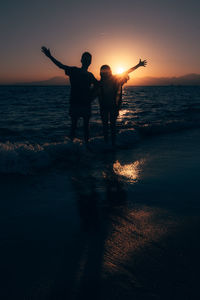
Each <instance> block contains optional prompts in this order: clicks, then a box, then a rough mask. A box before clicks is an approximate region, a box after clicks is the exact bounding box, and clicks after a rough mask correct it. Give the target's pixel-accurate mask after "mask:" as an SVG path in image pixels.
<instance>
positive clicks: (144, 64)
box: [125, 59, 147, 74]
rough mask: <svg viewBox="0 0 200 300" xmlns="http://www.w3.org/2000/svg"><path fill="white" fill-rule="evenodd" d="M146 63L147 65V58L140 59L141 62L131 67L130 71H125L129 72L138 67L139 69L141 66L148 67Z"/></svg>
mask: <svg viewBox="0 0 200 300" xmlns="http://www.w3.org/2000/svg"><path fill="white" fill-rule="evenodd" d="M146 65H147V61H146V59H145V60H143V61H142V60H141V59H140V61H139V63H138V64H137V65H136V66H135V67H132V68H130V69H129V70H128V71H126V72H125V73H127V74H129V73H131V72H133V71H135V70H136V69H138V68H139V67H146Z"/></svg>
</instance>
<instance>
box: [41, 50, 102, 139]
mask: <svg viewBox="0 0 200 300" xmlns="http://www.w3.org/2000/svg"><path fill="white" fill-rule="evenodd" d="M42 52H43V53H44V54H45V55H46V56H47V57H48V58H50V60H51V61H52V62H53V63H54V64H55V65H56V66H57V67H59V68H60V69H63V70H65V74H66V75H67V76H69V79H70V83H71V93H70V109H69V114H70V116H71V132H70V138H71V140H73V139H74V137H75V132H76V127H77V121H78V119H79V118H80V117H82V118H83V122H84V139H85V142H86V143H87V142H88V139H89V119H90V115H91V101H92V87H93V86H96V85H97V84H98V81H97V80H96V78H95V77H94V75H93V74H92V73H90V72H88V67H89V66H90V64H91V61H92V55H91V54H90V53H89V52H84V53H83V54H82V57H81V63H82V67H81V68H77V67H69V66H66V65H63V64H62V63H61V62H59V61H58V60H57V59H55V58H54V57H53V56H52V55H51V52H50V50H49V49H47V48H46V47H42Z"/></svg>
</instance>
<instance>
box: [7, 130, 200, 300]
mask: <svg viewBox="0 0 200 300" xmlns="http://www.w3.org/2000/svg"><path fill="white" fill-rule="evenodd" d="M199 136H200V132H199V130H192V131H184V132H182V133H174V134H171V135H167V134H166V135H162V136H160V137H159V136H158V137H152V138H149V139H146V140H145V141H143V142H141V143H138V144H137V143H136V144H135V147H134V148H133V149H128V150H119V151H116V152H115V153H112V152H111V153H109V152H108V153H107V154H104V155H100V154H94V153H89V152H88V155H87V156H85V160H84V161H83V160H82V161H81V160H80V161H78V160H77V159H76V160H75V161H74V168H72V169H71V170H70V171H69V170H68V168H67V165H63V164H60V167H59V168H57V170H56V171H55V169H54V168H53V167H52V169H51V170H49V171H48V172H45V171H42V172H41V173H40V174H35V175H34V174H33V175H30V176H28V175H26V176H23V175H22V176H21V175H5V176H4V177H2V178H1V198H2V201H1V270H2V275H3V277H2V280H1V283H2V291H1V299H27V300H28V299H59V300H61V299H138V300H140V299H169V298H171V299H195V298H196V295H197V293H198V273H199V250H200V244H199V240H198V236H199V231H200V226H199V225H200V224H199V196H198V195H199V176H198V175H199V163H200V159H199V150H200V143H199Z"/></svg>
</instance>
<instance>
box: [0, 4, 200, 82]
mask: <svg viewBox="0 0 200 300" xmlns="http://www.w3.org/2000/svg"><path fill="white" fill-rule="evenodd" d="M199 14H200V1H199V0H190V1H188V0H187V1H186V0H167V1H163V0H135V1H134V0H123V1H117V0H110V1H109V0H101V1H95V0H93V1H90V0H84V1H83V0H57V1H55V0H40V1H38V0H35V1H29V0H18V1H14V0H12V1H11V0H3V1H2V2H1V9H0V24H1V30H0V39H1V45H0V49H1V57H0V60H1V68H0V83H9V82H20V81H33V80H44V79H48V78H51V77H54V76H63V75H64V73H63V72H62V70H59V69H58V68H57V67H56V66H54V65H53V64H52V63H51V62H50V61H49V60H48V59H47V58H46V57H45V56H44V55H43V54H42V53H41V52H40V47H41V46H42V45H44V46H47V47H49V48H50V49H51V51H52V54H53V55H55V57H56V58H57V59H58V60H60V61H61V62H62V63H64V64H67V65H76V66H78V65H80V56H81V53H82V52H84V51H89V52H91V53H92V55H93V61H92V65H91V67H90V69H89V70H90V71H91V72H93V73H94V75H95V76H96V77H97V78H98V76H99V68H100V66H101V65H102V64H109V65H110V66H111V67H112V69H113V73H115V72H116V71H117V68H119V67H121V68H129V67H132V66H134V65H135V64H137V62H138V61H139V58H142V59H147V60H148V67H147V68H145V69H143V68H141V69H140V70H137V71H135V74H134V75H132V77H133V78H134V76H135V77H143V76H155V77H161V76H162V77H166V76H180V75H184V74H187V73H200V57H199V53H200V39H199V31H200V17H199Z"/></svg>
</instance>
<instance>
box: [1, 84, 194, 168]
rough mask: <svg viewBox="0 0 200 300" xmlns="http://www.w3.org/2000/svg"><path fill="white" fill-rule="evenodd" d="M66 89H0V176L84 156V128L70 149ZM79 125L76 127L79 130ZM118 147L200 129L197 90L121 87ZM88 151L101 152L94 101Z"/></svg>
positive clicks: (99, 124)
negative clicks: (92, 148)
mask: <svg viewBox="0 0 200 300" xmlns="http://www.w3.org/2000/svg"><path fill="white" fill-rule="evenodd" d="M69 89H70V88H69V87H68V86H51V87H29V86H2V87H0V99H1V101H0V111H1V118H0V172H1V173H5V172H6V173H18V172H21V173H30V172H32V170H35V169H41V168H44V167H48V166H50V165H52V163H55V161H57V160H58V159H60V158H62V159H67V158H66V154H67V155H68V158H69V156H71V155H72V156H74V155H77V154H78V156H80V155H83V156H84V155H85V150H84V149H83V148H84V147H83V145H82V142H81V140H82V136H83V134H82V128H81V126H79V129H78V131H77V137H78V138H79V139H78V140H77V141H76V142H75V143H74V144H72V143H71V142H70V141H69V139H68V138H67V136H68V133H69V126H70V118H69V115H68V108H69V92H70V90H69ZM81 122H82V120H80V122H79V125H81ZM117 126H118V143H119V144H120V145H121V146H127V147H132V146H133V145H134V144H135V142H136V141H138V140H139V141H142V140H144V139H145V138H146V137H149V136H155V135H158V134H159V135H162V134H165V133H170V134H171V133H174V132H176V131H182V130H188V129H189V130H190V129H194V128H199V127H200V87H198V86H194V87H193V86H179V87H175V86H167V87H125V88H124V92H123V106H122V109H121V111H120V114H119V117H118V122H117ZM90 127H91V128H90V136H91V145H92V146H94V149H95V150H97V149H100V151H101V149H102V145H103V141H102V126H101V120H100V116H99V107H98V102H97V100H95V101H94V103H93V105H92V118H91V126H90Z"/></svg>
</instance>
